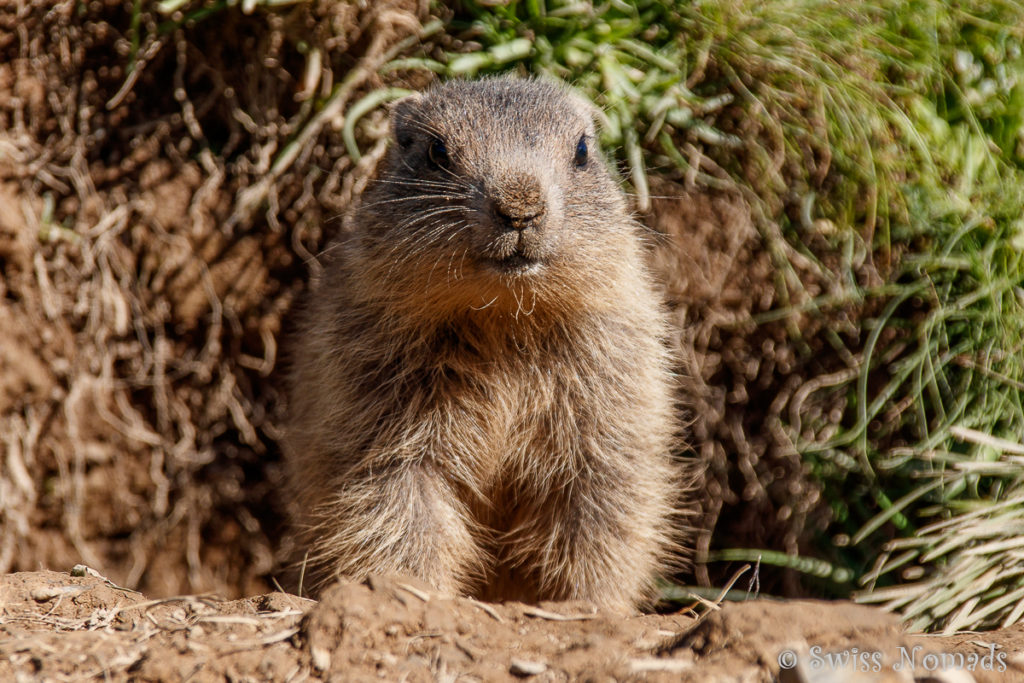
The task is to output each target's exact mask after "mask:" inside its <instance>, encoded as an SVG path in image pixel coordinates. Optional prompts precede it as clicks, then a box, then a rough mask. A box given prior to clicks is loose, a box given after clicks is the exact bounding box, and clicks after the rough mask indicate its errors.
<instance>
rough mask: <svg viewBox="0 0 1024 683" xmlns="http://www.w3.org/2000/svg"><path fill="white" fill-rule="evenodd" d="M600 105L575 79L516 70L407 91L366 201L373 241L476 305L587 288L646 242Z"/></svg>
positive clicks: (559, 295) (397, 107)
mask: <svg viewBox="0 0 1024 683" xmlns="http://www.w3.org/2000/svg"><path fill="white" fill-rule="evenodd" d="M592 114H593V110H592V108H591V106H590V105H589V104H588V103H586V102H585V101H584V100H583V99H582V98H580V97H579V96H577V95H574V94H573V93H572V92H571V91H569V90H568V89H567V88H564V87H561V86H559V85H557V84H554V83H549V82H546V81H542V80H533V79H520V78H512V77H500V78H488V79H483V80H478V81H451V82H448V83H445V84H443V85H439V86H437V87H435V88H433V89H432V90H429V91H427V92H425V93H423V94H417V95H413V96H411V97H408V98H406V99H404V100H401V101H400V102H398V103H397V104H396V105H395V106H394V108H393V111H392V133H393V137H394V140H393V145H392V148H391V149H390V152H389V155H388V157H387V159H386V160H385V162H384V165H383V168H382V169H381V170H380V171H379V172H378V179H377V181H376V183H375V184H374V186H373V187H372V189H371V190H370V191H369V192H368V193H367V197H366V199H365V203H364V207H363V210H362V214H363V216H364V217H368V218H369V219H370V220H368V221H367V225H366V229H367V230H368V231H369V232H370V233H372V235H369V236H370V238H371V240H373V241H374V242H375V243H377V244H378V245H380V246H383V247H387V248H390V249H391V250H392V251H391V253H392V254H393V256H394V258H395V260H396V261H400V262H402V270H403V271H404V274H403V277H405V278H408V277H409V276H410V275H411V271H413V270H415V271H419V272H421V273H423V274H425V275H426V276H427V279H426V280H425V284H424V286H428V287H429V288H431V289H433V288H435V287H440V288H442V289H444V288H447V293H448V294H451V295H455V296H454V298H455V299H458V300H463V301H465V303H468V304H471V305H474V306H485V305H490V304H491V303H495V298H496V297H497V298H499V299H500V298H502V295H503V294H505V293H508V292H512V293H513V294H516V293H518V294H520V295H521V294H523V293H524V292H529V293H532V294H533V295H534V298H536V295H537V294H538V293H542V294H543V293H544V292H547V293H548V294H549V295H550V296H547V297H544V298H555V299H558V298H562V299H565V298H567V297H570V296H572V295H573V293H574V292H576V293H578V294H582V293H585V292H586V290H587V289H588V288H592V287H593V284H592V283H595V282H600V281H602V280H603V279H607V278H608V277H613V276H614V271H616V268H614V267H613V266H614V262H615V261H616V260H617V257H619V256H625V257H626V258H628V256H627V255H625V254H622V251H623V248H624V240H625V241H626V242H628V243H629V244H632V242H633V241H634V240H635V233H634V227H633V224H632V222H631V221H630V220H629V218H628V216H627V210H626V202H625V198H624V196H623V194H622V192H621V190H620V189H619V187H618V184H617V183H616V181H615V180H614V179H613V178H612V176H611V175H610V173H609V171H608V168H607V166H606V162H605V160H604V159H603V157H602V156H601V153H600V150H599V149H598V144H597V137H596V133H595V129H594V120H593V115H592ZM406 284H408V280H406ZM456 290H457V291H456ZM577 290H578V291H577ZM441 293H442V292H439V294H441ZM467 297H468V299H467ZM504 298H506V299H507V298H508V297H504ZM563 303H564V302H563ZM500 305H501V304H500V303H499V306H500ZM519 305H520V307H521V306H522V302H521V301H520V303H519ZM526 305H527V306H528V305H529V302H527V304H526Z"/></svg>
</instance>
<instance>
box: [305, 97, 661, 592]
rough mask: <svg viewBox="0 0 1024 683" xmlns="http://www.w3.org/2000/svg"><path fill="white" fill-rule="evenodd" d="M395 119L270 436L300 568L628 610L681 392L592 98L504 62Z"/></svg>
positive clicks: (656, 520) (656, 543) (647, 550)
mask: <svg viewBox="0 0 1024 683" xmlns="http://www.w3.org/2000/svg"><path fill="white" fill-rule="evenodd" d="M392 118H393V126H392V133H393V136H394V141H393V144H392V146H391V149H390V151H389V155H388V157H387V158H386V160H385V161H384V162H383V163H382V166H381V168H379V169H378V178H377V180H376V181H375V182H374V183H373V184H372V185H371V186H370V187H369V188H368V189H367V191H366V192H365V194H364V196H363V198H362V203H361V205H360V207H359V208H358V209H357V210H356V212H355V213H354V214H353V215H352V216H351V217H350V220H349V223H350V224H351V226H352V229H351V230H349V231H348V232H347V233H346V234H345V235H344V236H343V237H342V238H340V239H339V241H338V242H337V243H335V244H333V245H331V246H330V247H329V248H328V250H327V251H326V253H325V257H324V261H325V263H324V273H323V276H322V278H321V279H320V281H319V282H318V283H316V285H315V286H314V288H313V291H312V293H311V295H310V296H309V297H308V298H307V300H306V301H305V305H304V309H303V310H302V312H301V315H300V318H301V322H300V325H299V328H298V332H297V334H296V335H295V337H296V338H295V343H294V344H293V349H292V352H291V357H292V364H293V370H292V373H291V378H290V379H291V387H290V412H291V421H290V425H289V428H288V430H287V437H286V439H285V452H286V457H287V464H288V467H289V473H290V481H291V487H292V499H293V500H294V502H295V508H296V510H297V511H298V512H297V519H296V524H297V528H298V529H299V531H300V533H301V538H302V540H303V541H304V543H305V546H304V547H305V548H307V549H308V551H309V555H308V563H309V566H310V567H311V568H312V569H314V570H315V572H316V573H317V575H318V576H319V578H320V580H321V581H323V580H327V579H330V578H332V577H335V576H346V577H359V576H362V575H365V574H367V573H370V572H394V571H398V572H405V573H411V574H413V575H416V576H418V577H420V578H422V579H423V580H425V581H427V582H429V583H430V584H433V585H434V586H435V587H436V588H438V589H439V590H441V591H443V592H446V593H451V594H454V593H462V594H469V595H475V596H478V597H483V598H488V599H518V600H525V601H537V600H546V599H576V598H580V599H588V600H592V601H595V602H597V603H599V604H601V605H604V606H607V607H609V608H613V609H617V610H622V611H628V610H632V609H635V608H636V607H637V606H638V605H640V604H642V602H643V601H644V599H645V598H646V597H647V596H649V593H650V589H651V587H652V582H653V579H654V578H655V577H656V576H657V575H658V574H659V573H660V572H662V571H663V570H664V568H665V566H666V562H667V561H668V560H669V558H670V556H671V555H673V547H674V545H675V544H677V542H678V536H677V532H676V527H677V524H676V522H677V520H678V515H677V509H678V496H679V494H680V491H681V476H680V472H679V469H678V466H677V465H676V464H675V463H674V461H673V459H672V456H671V453H672V451H673V450H674V448H675V447H676V446H677V445H678V444H676V442H675V440H676V438H677V434H678V422H677V418H676V417H675V411H674V404H675V399H676V397H675V393H674V378H673V375H672V372H671V370H670V367H671V365H672V363H671V362H670V359H669V358H668V352H667V351H666V346H665V337H666V334H667V330H666V322H665V318H664V315H663V313H662V308H661V302H660V301H659V298H658V296H657V295H656V294H655V292H654V290H653V288H652V284H651V279H650V275H649V274H648V272H647V270H646V268H645V266H644V260H643V253H642V244H641V240H640V237H639V231H638V226H637V225H636V224H635V223H634V222H633V221H632V220H631V219H630V218H629V215H628V211H627V207H626V202H625V199H624V197H623V194H622V192H621V190H620V189H619V187H618V185H617V184H616V182H615V181H614V180H613V179H612V177H611V176H610V174H609V172H608V170H607V168H606V166H605V162H604V161H603V160H602V159H601V158H600V156H599V154H598V152H597V142H596V138H595V131H594V127H593V122H592V119H591V112H590V110H589V109H588V107H587V105H585V104H584V103H583V102H582V101H581V100H579V99H577V98H576V97H575V96H573V95H572V94H571V93H569V92H567V91H566V90H564V89H563V88H561V87H559V86H556V85H553V84H549V83H546V82H542V81H536V80H521V79H514V78H507V77H506V78H497V79H490V80H482V81H475V82H461V81H458V82H450V83H448V84H445V85H442V86H439V87H437V88H435V89H434V90H432V91H430V92H428V93H426V94H424V95H418V96H413V97H411V98H409V99H407V100H404V101H402V102H401V103H399V104H398V105H397V106H396V107H395V108H394V110H393V116H392ZM581 136H586V137H587V141H588V145H587V146H588V148H589V157H588V158H587V161H586V163H585V164H583V165H578V164H577V163H576V162H577V161H578V157H577V147H578V143H579V140H580V138H581ZM435 139H436V140H440V141H442V142H443V145H444V151H446V152H447V159H444V158H440V155H439V154H438V152H439V150H440V149H441V148H440V147H435V151H434V153H433V154H432V153H431V152H430V145H431V143H432V141H433V140H435ZM432 156H434V157H438V158H437V159H432V158H431V157H432ZM437 161H441V162H444V163H441V164H438V163H436V162H437ZM513 224H514V225H513Z"/></svg>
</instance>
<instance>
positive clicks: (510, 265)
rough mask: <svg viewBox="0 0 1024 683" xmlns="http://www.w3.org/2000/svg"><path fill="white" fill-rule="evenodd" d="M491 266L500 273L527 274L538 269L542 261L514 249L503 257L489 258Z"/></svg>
mask: <svg viewBox="0 0 1024 683" xmlns="http://www.w3.org/2000/svg"><path fill="white" fill-rule="evenodd" d="M489 263H490V264H491V266H492V267H493V268H494V269H495V270H497V271H498V272H499V273H501V274H502V275H528V274H529V273H533V272H536V271H538V270H540V267H541V266H542V265H543V262H542V261H541V260H540V259H538V258H532V257H530V256H526V255H525V254H523V253H521V252H519V251H516V252H513V253H512V254H509V255H508V256H506V257H504V258H494V259H489Z"/></svg>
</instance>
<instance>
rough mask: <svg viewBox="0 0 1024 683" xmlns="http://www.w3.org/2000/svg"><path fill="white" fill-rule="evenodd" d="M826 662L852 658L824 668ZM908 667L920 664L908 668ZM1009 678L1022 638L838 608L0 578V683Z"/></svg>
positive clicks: (402, 584)
mask: <svg viewBox="0 0 1024 683" xmlns="http://www.w3.org/2000/svg"><path fill="white" fill-rule="evenodd" d="M915 648H916V649H915ZM789 652H792V653H793V656H794V657H795V661H796V662H797V665H796V668H793V669H784V668H782V667H781V666H780V664H779V662H780V660H781V661H783V662H785V661H786V657H787V656H789V655H788V653H789ZM903 653H906V654H903ZM929 654H931V655H932V657H931V658H929V657H927V655H929ZM960 654H962V655H963V658H962V660H961V658H960V656H959V655H960ZM830 655H831V656H832V657H833V658H838V657H850V656H853V659H852V660H849V661H848V663H847V664H846V666H845V667H843V666H841V665H838V664H837V665H835V666H832V665H830V664H828V663H827V661H828V660H827V659H826V658H827V657H828V656H830ZM972 655H974V657H973V658H972ZM943 657H944V658H945V659H943ZM986 657H988V659H986ZM911 658H912V659H913V660H914V662H915V663H916V665H917V666H916V668H914V669H912V670H907V669H906V668H905V666H906V661H907V660H908V659H911ZM833 661H838V659H835V660H833ZM901 661H902V662H903V663H904V668H900V669H897V668H896V666H897V665H898V664H899V663H900V662H901ZM943 662H945V665H943ZM1020 676H1024V628H1020V627H1018V628H1014V629H1010V630H1006V631H1002V632H997V633H985V634H968V635H962V636H956V637H950V638H939V637H927V636H908V635H905V634H903V633H901V631H900V629H899V627H898V625H897V623H896V621H895V619H894V618H893V617H892V616H890V615H886V614H883V613H881V612H879V611H877V610H874V609H871V608H868V607H863V606H858V605H853V604H850V603H844V602H836V603H827V602H811V601H805V602H769V601H752V602H747V603H734V604H725V605H723V606H721V608H720V609H716V610H714V611H712V612H710V613H707V614H706V615H705V616H704V617H702V618H694V617H693V616H689V615H684V614H675V615H644V616H636V617H626V618H623V617H621V616H615V615H609V614H605V613H601V612H599V611H597V610H596V609H595V608H593V607H592V606H591V605H589V604H587V603H546V604H542V605H538V606H527V605H522V604H519V603H509V604H500V605H492V604H486V603H481V602H477V601H474V600H467V599H448V598H441V597H437V596H436V595H433V594H432V593H431V592H430V591H429V589H426V588H425V587H423V586H422V585H419V584H417V583H416V582H414V581H411V580H405V579H402V578H386V577H383V578H382V577H373V578H371V579H369V580H368V581H366V582H364V583H360V584H356V583H346V584H339V585H337V586H335V587H334V588H331V589H329V590H328V591H327V592H326V593H325V594H324V596H323V599H322V600H321V601H320V602H319V603H316V602H313V601H311V600H303V599H300V598H298V597H295V596H293V595H288V594H285V593H272V594H269V595H262V596H259V597H254V598H247V599H244V600H234V601H225V600H221V599H218V598H212V597H203V596H186V597H173V598H165V599H160V600H146V599H145V597H144V596H142V595H141V594H139V593H135V592H133V591H129V590H126V589H123V588H118V587H116V586H114V585H112V584H110V583H109V582H107V581H105V580H104V579H102V578H99V577H93V576H86V577H82V578H73V577H71V576H69V575H67V574H59V573H55V572H33V573H19V574H11V575H8V576H5V577H2V578H0V679H2V680H49V681H62V680H138V681H185V680H188V681H223V680H228V681H255V680H273V681H299V680H388V681H398V680H405V681H434V680H448V681H454V680H481V681H501V680H522V679H530V680H536V681H565V680H589V681H610V680H651V681H710V682H714V681H750V682H754V681H773V680H782V681H834V682H837V683H839V682H854V681H858V682H859V681H908V682H909V681H922V682H924V681H948V682H950V683H952V682H953V681H956V682H958V683H959V682H968V681H972V680H976V681H1004V680H1005V681H1009V680H1015V679H1018V678H1019V677H1020Z"/></svg>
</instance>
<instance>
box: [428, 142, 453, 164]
mask: <svg viewBox="0 0 1024 683" xmlns="http://www.w3.org/2000/svg"><path fill="white" fill-rule="evenodd" d="M427 157H428V158H429V159H430V163H432V164H434V166H437V167H438V168H447V167H448V148H447V147H445V144H444V142H442V141H441V140H440V139H438V138H434V139H433V140H431V141H430V146H429V147H427Z"/></svg>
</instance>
